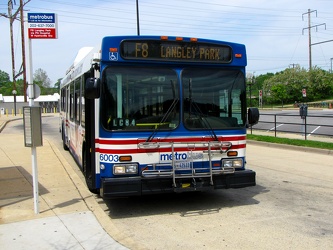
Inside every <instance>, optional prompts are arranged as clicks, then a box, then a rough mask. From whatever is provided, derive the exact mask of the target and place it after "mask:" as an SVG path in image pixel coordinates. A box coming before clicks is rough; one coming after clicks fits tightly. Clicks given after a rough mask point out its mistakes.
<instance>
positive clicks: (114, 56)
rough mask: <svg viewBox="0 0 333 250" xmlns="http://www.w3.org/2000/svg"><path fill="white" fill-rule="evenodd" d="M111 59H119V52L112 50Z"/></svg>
mask: <svg viewBox="0 0 333 250" xmlns="http://www.w3.org/2000/svg"><path fill="white" fill-rule="evenodd" d="M109 60H110V61H118V52H110V53H109Z"/></svg>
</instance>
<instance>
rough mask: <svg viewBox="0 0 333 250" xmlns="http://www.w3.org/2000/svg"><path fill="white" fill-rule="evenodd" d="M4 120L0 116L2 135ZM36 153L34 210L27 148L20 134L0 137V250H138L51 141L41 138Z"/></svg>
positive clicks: (0, 134) (30, 164) (30, 157)
mask: <svg viewBox="0 0 333 250" xmlns="http://www.w3.org/2000/svg"><path fill="white" fill-rule="evenodd" d="M8 120H10V119H8V117H4V116H2V117H0V132H1V131H2V126H4V125H5V124H6V122H7V121H8ZM36 151H37V169H38V175H37V176H38V182H39V185H38V190H39V196H38V205H37V207H38V211H35V209H34V205H35V200H36V199H35V198H34V195H33V184H32V183H33V176H32V154H31V148H29V147H25V146H24V136H23V132H22V134H4V133H0V246H1V249H129V248H135V249H141V247H140V246H139V245H137V244H136V243H135V242H133V241H132V240H131V239H130V238H129V237H128V236H127V235H129V233H128V232H127V233H123V232H119V230H117V228H116V227H115V226H114V225H113V223H112V219H111V218H110V217H109V216H108V215H107V214H106V213H105V212H104V211H103V209H102V208H101V207H100V205H99V204H98V203H97V201H96V199H95V197H94V195H93V194H92V193H90V192H89V190H88V189H87V188H86V185H85V183H84V182H83V181H82V180H81V178H80V177H79V176H78V174H77V173H76V172H75V171H74V169H73V168H72V167H71V165H70V164H69V163H68V162H67V161H66V159H65V158H64V157H63V156H62V154H61V153H60V151H59V150H58V149H57V148H56V146H55V145H53V144H52V142H50V141H48V140H47V139H45V138H44V139H43V146H41V147H37V149H36ZM36 204H37V203H36Z"/></svg>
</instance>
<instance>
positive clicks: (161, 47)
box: [121, 40, 232, 63]
mask: <svg viewBox="0 0 333 250" xmlns="http://www.w3.org/2000/svg"><path fill="white" fill-rule="evenodd" d="M121 56H122V57H123V58H124V59H141V60H164V61H191V62H214V63H230V62H231V60H232V49H231V47H229V46H227V45H218V44H209V43H194V42H184V41H156V40H142V41H123V42H122V45H121Z"/></svg>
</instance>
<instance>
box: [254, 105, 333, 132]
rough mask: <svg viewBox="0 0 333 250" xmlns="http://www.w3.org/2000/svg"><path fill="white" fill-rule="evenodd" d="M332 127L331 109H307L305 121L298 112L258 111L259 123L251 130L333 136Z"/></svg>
mask: <svg viewBox="0 0 333 250" xmlns="http://www.w3.org/2000/svg"><path fill="white" fill-rule="evenodd" d="M305 124H306V126H305ZM332 126H333V109H327V110H314V109H309V110H308V116H307V117H306V119H305V118H302V117H301V116H300V115H299V110H278V111H274V110H260V119H259V123H258V124H256V125H254V126H253V129H259V130H263V131H266V132H269V131H271V132H274V131H277V132H291V133H299V134H304V133H305V132H306V134H307V135H321V136H323V135H324V136H333V129H332Z"/></svg>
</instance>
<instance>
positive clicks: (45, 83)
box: [0, 69, 61, 96]
mask: <svg viewBox="0 0 333 250" xmlns="http://www.w3.org/2000/svg"><path fill="white" fill-rule="evenodd" d="M60 80H61V79H59V80H58V82H57V84H58V85H55V87H54V88H52V87H51V80H50V78H49V77H48V75H47V73H46V72H45V71H44V70H42V69H37V70H36V71H35V74H34V83H35V84H37V85H38V86H39V87H40V89H41V95H52V94H54V93H59V86H60ZM13 89H14V86H13V82H12V81H11V80H10V77H9V74H8V73H6V72H4V71H2V70H0V94H2V95H4V96H10V95H12V91H13ZM16 91H17V95H24V93H25V91H24V84H23V79H18V80H17V81H16Z"/></svg>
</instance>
